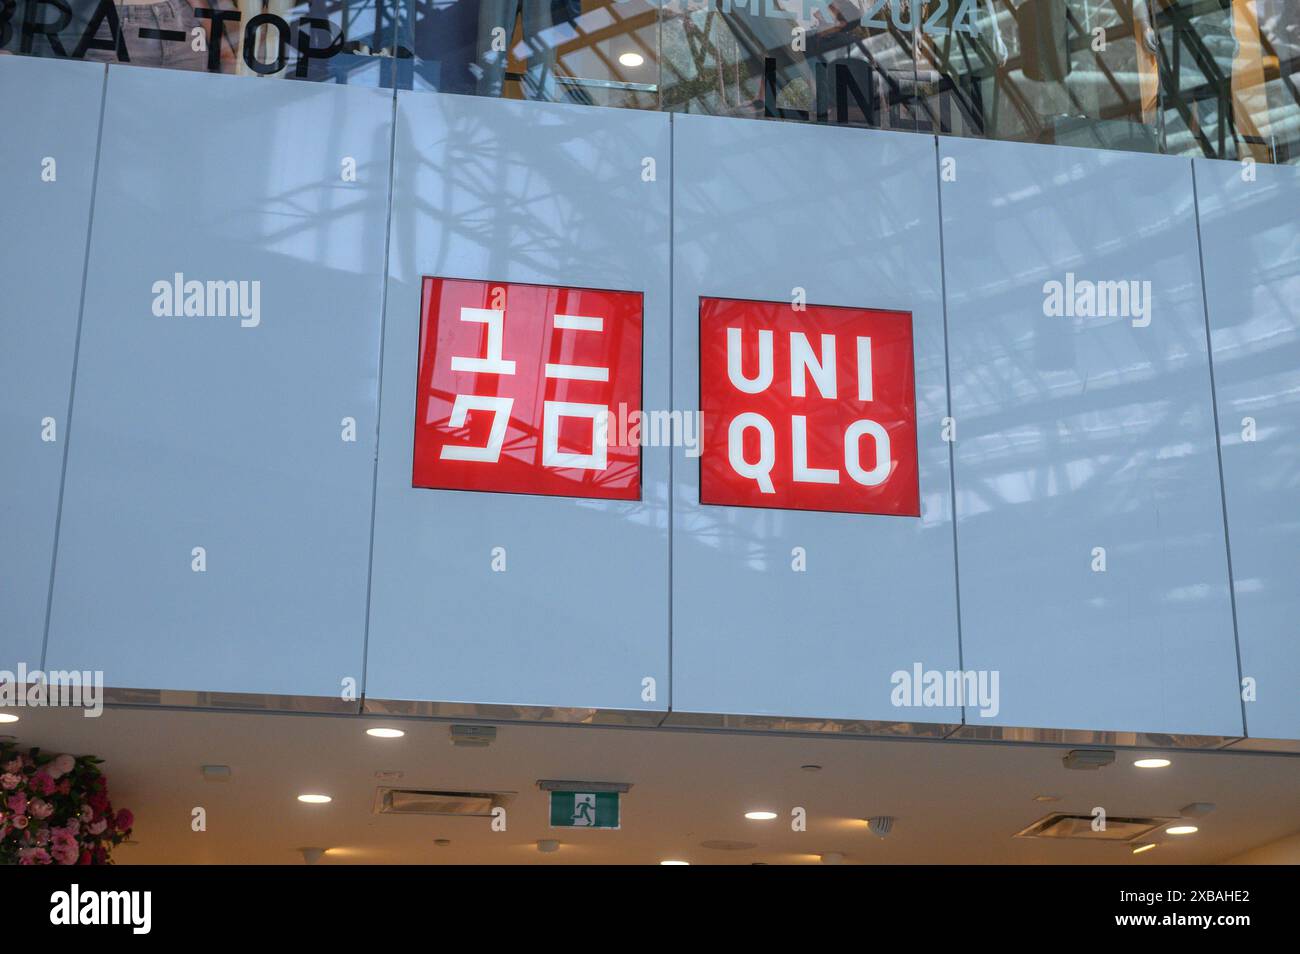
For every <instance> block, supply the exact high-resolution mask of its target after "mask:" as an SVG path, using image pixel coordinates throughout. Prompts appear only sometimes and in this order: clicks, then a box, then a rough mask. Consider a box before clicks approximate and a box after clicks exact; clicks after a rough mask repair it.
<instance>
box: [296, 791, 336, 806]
mask: <svg viewBox="0 0 1300 954" xmlns="http://www.w3.org/2000/svg"><path fill="white" fill-rule="evenodd" d="M331 800H332V799H331V798H330V797H329V796H328V795H312V794H310V793H309V794H307V795H299V796H298V801H300V802H306V803H307V804H308V805H324V804H325V803H326V802H328V801H331Z"/></svg>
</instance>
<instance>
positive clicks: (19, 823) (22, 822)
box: [14, 815, 27, 831]
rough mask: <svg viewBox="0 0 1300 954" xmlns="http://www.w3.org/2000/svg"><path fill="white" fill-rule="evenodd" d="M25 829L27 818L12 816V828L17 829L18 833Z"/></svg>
mask: <svg viewBox="0 0 1300 954" xmlns="http://www.w3.org/2000/svg"><path fill="white" fill-rule="evenodd" d="M26 827H27V816H26V815H15V816H14V828H16V829H18V830H19V831H22V830H23V829H24V828H26Z"/></svg>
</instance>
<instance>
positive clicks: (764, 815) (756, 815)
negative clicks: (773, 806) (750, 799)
mask: <svg viewBox="0 0 1300 954" xmlns="http://www.w3.org/2000/svg"><path fill="white" fill-rule="evenodd" d="M745 817H746V818H748V819H749V820H750V821H771V820H772V819H773V818H775V817H776V812H766V811H760V812H745Z"/></svg>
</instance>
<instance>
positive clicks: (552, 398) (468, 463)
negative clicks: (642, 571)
mask: <svg viewBox="0 0 1300 954" xmlns="http://www.w3.org/2000/svg"><path fill="white" fill-rule="evenodd" d="M640 408H641V294H640V293H639V292H625V291H597V290H593V289H589V288H561V287H557V286H551V285H520V284H514V283H508V282H479V281H465V280H462V279H458V278H426V279H425V280H424V294H423V298H422V302H421V321H420V370H419V388H418V392H417V395H416V406H415V463H414V467H413V469H412V474H411V483H412V485H413V486H415V487H440V488H446V489H450V490H493V491H498V492H503V493H518V494H550V495H553V496H560V497H603V498H609V499H614V500H639V499H640V498H641V448H640V446H639V445H636V444H632V445H630V446H619V445H617V444H616V443H615V440H616V439H617V437H618V435H619V434H620V433H626V429H620V428H618V427H616V426H615V425H614V422H615V421H617V420H626V419H627V415H629V414H631V413H632V412H634V411H636V412H639V411H640ZM619 415H621V417H620V416H619Z"/></svg>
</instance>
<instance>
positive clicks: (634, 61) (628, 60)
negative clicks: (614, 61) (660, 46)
mask: <svg viewBox="0 0 1300 954" xmlns="http://www.w3.org/2000/svg"><path fill="white" fill-rule="evenodd" d="M618 61H619V62H620V63H622V64H623V65H624V66H640V65H641V64H642V63H644V62H645V57H644V56H642V55H641V54H640V53H631V52H629V53H620V54H619V57H618Z"/></svg>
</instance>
